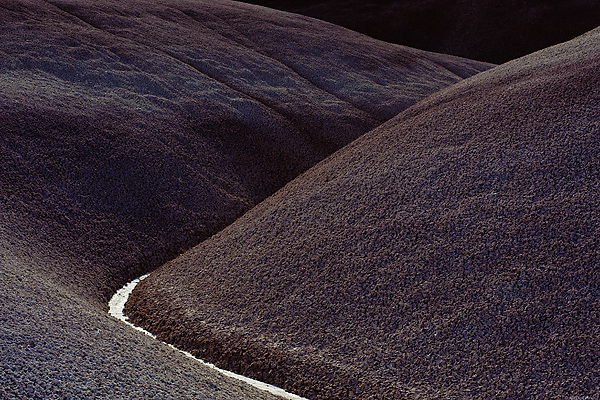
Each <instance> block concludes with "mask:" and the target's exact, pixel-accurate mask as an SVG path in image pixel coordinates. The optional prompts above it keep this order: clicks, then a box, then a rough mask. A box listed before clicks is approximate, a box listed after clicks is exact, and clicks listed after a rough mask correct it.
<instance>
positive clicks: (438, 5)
mask: <svg viewBox="0 0 600 400" xmlns="http://www.w3.org/2000/svg"><path fill="white" fill-rule="evenodd" d="M247 2H248V3H254V4H262V5H264V6H267V7H273V8H277V9H280V10H285V11H291V12H295V13H299V14H303V15H308V16H311V17H314V18H318V19H322V20H325V21H329V22H333V23H334V24H337V25H341V26H345V27H347V28H350V29H352V30H354V31H358V32H362V33H364V34H367V35H369V36H372V37H374V38H377V39H380V40H385V41H388V42H392V43H400V44H403V45H407V46H412V47H416V48H419V49H427V50H430V51H438V52H441V53H448V54H455V55H459V56H462V57H468V58H472V59H475V60H487V61H490V62H495V63H502V62H506V61H509V60H512V59H515V58H517V57H521V56H524V55H526V54H529V53H532V52H534V51H536V50H539V49H542V48H544V47H548V46H551V45H554V44H557V43H560V42H564V41H566V40H569V39H572V38H573V37H575V36H577V35H580V34H582V33H584V32H587V31H589V30H590V29H593V28H595V27H597V26H598V25H600V5H599V4H598V2H597V1H594V0H578V1H572V0H552V1H548V0H528V1H516V0H511V1H506V0H502V1H497V0H496V1H491V0H470V1H450V0H433V1H431V0H429V1H426V0H370V1H362V0H248V1H247Z"/></svg>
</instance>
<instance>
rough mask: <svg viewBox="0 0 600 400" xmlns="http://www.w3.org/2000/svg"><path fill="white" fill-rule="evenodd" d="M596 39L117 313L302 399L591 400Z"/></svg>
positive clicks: (437, 105) (341, 172)
mask: <svg viewBox="0 0 600 400" xmlns="http://www.w3.org/2000/svg"><path fill="white" fill-rule="evenodd" d="M599 43H600V28H599V29H596V30H594V31H592V32H590V33H588V34H585V35H583V36H581V37H578V38H576V39H574V40H571V41H569V42H567V43H564V44H561V45H558V46H555V47H550V48H547V49H545V50H543V51H540V52H537V53H534V54H531V55H529V56H526V57H524V58H521V59H518V60H515V61H513V62H510V63H507V64H504V65H501V66H499V67H496V68H494V69H492V70H489V71H486V72H483V73H481V74H479V75H477V76H475V77H473V78H471V79H468V80H465V81H463V82H461V83H458V84H456V85H454V86H452V87H450V88H448V89H445V90H442V91H440V92H438V93H436V94H434V95H432V96H430V97H428V98H427V99H425V100H424V101H422V102H420V103H418V104H417V105H415V106H413V107H411V108H409V109H408V110H406V111H405V112H403V113H401V114H400V115H398V116H397V117H395V118H393V119H392V120H390V121H389V122H387V123H385V124H383V125H381V126H380V127H378V128H377V129H375V130H373V131H371V132H369V133H368V134H366V135H364V136H363V137H361V138H360V139H358V140H357V141H355V142H353V143H352V144H350V145H349V146H346V147H345V148H343V149H342V150H340V151H338V152H336V153H335V154H334V155H332V156H331V157H329V158H328V159H327V160H325V161H323V162H322V163H320V164H318V165H317V166H315V167H314V168H312V169H311V170H309V171H308V172H306V173H304V174H303V175H301V176H300V177H299V178H297V179H295V180H294V181H292V182H291V183H290V184H288V185H286V186H285V187H284V188H283V189H282V190H280V191H279V192H278V193H276V194H275V195H273V196H272V197H270V198H268V199H267V200H265V201H264V202H262V203H261V204H260V205H258V206H257V207H255V208H254V209H252V210H251V211H250V212H248V213H247V214H245V215H244V216H243V217H242V218H240V219H239V220H238V221H236V222H235V223H234V224H232V225H230V226H229V227H227V228H226V229H225V230H223V231H221V232H220V233H219V234H217V235H215V236H213V237H212V238H210V239H208V240H207V241H205V242H204V243H202V244H200V245H199V246H197V247H195V248H194V249H192V250H190V251H189V252H187V253H186V254H184V255H182V256H180V257H179V258H177V259H176V260H174V261H172V262H169V263H167V264H165V265H164V266H163V267H161V268H160V269H159V270H158V271H156V272H155V273H153V274H152V275H151V276H150V277H149V278H148V279H147V280H145V281H144V282H143V283H142V284H141V285H140V286H138V288H136V290H135V291H134V293H133V296H134V297H133V299H132V300H130V302H129V303H128V307H129V313H130V314H132V315H133V316H134V320H135V321H136V322H137V323H139V324H141V325H142V326H144V327H146V328H147V329H149V330H150V331H152V332H155V333H157V334H158V335H159V337H163V338H165V339H167V340H170V341H173V342H174V343H177V344H178V345H179V346H182V347H184V348H186V349H188V350H189V351H191V352H193V353H197V354H200V355H202V356H204V357H206V358H208V359H211V360H213V361H214V362H216V363H218V364H220V365H225V366H228V367H229V368H235V369H237V370H239V371H243V372H245V373H248V374H254V375H255V376H258V377H261V378H262V379H265V380H270V381H273V382H275V383H276V384H278V385H283V386H284V387H286V388H288V389H289V390H293V391H295V392H297V393H299V394H302V395H304V396H306V397H308V398H310V399H351V398H352V399H396V398H398V399H399V398H419V399H442V398H444V399H445V398H452V399H454V398H469V399H491V398H494V399H521V398H522V399H525V398H527V399H542V398H543V399H565V398H590V399H591V398H596V397H597V396H598V393H600V372H599V371H600V364H599V363H600V335H599V334H598V333H599V332H600V331H599V330H600V287H599V284H600V268H599V265H600V259H599V252H598V249H599V248H600V216H599V213H598V210H599V209H600V157H599V156H598V155H599V154H600V135H599V134H600V112H599V109H598V105H599V104H600V74H598V71H599V70H600V45H599Z"/></svg>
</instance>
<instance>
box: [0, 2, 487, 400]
mask: <svg viewBox="0 0 600 400" xmlns="http://www.w3.org/2000/svg"><path fill="white" fill-rule="evenodd" d="M489 67H491V65H489V64H483V63H478V62H473V61H470V60H465V59H460V58H456V57H449V56H444V55H439V54H433V53H427V52H422V51H418V50H414V49H409V48H406V47H401V46H396V45H391V44H387V43H383V42H379V41H376V40H373V39H370V38H367V37H365V36H363V35H359V34H356V33H354V32H351V31H348V30H347V29H343V28H339V27H336V26H334V25H331V24H327V23H323V22H319V21H316V20H312V19H309V18H305V17H299V16H294V15H291V14H286V13H282V12H278V11H274V10H268V9H265V8H262V7H257V6H249V5H243V4H241V3H234V2H228V1H202V0H199V1H192V0H189V1H188V0H157V1H144V0H127V1H116V0H115V1H111V0H98V1H93V2H89V1H83V0H49V1H44V0H0V365H1V369H0V398H8V399H30V398H48V399H51V398H60V399H67V398H77V399H82V398H109V399H113V398H122V399H134V398H140V399H149V398H156V399H165V398H173V399H185V398H190V399H191V398H193V399H198V398H200V399H202V398H206V399H240V398H248V399H271V398H273V397H272V396H268V395H266V394H264V393H261V392H258V391H256V390H255V389H252V388H249V387H246V386H244V385H243V384H240V383H239V382H234V381H231V380H229V379H223V378H222V377H220V376H219V375H215V373H214V372H211V371H209V370H206V369H204V368H203V367H201V366H198V365H195V364H194V363H193V362H192V361H191V360H188V359H186V358H185V356H181V355H179V354H176V353H174V352H173V351H172V350H171V349H169V348H168V347H166V346H163V345H161V344H158V343H156V342H153V341H151V340H150V339H149V338H146V337H145V336H144V335H142V334H140V333H138V332H135V331H132V330H130V329H129V328H128V327H127V326H125V325H123V324H121V323H119V322H118V321H115V320H113V319H111V318H109V317H108V316H107V315H106V311H107V309H108V308H107V302H108V299H109V298H110V296H111V295H112V293H113V292H114V291H115V290H116V289H117V288H119V287H121V286H122V285H123V284H124V283H125V282H127V281H129V280H130V279H132V278H133V277H136V276H139V275H141V274H142V273H144V272H148V271H150V270H152V269H153V268H156V267H157V266H159V265H161V264H162V263H163V262H165V261H166V260H168V259H170V258H172V257H174V256H176V255H177V254H179V253H181V252H183V251H184V250H185V249H187V248H189V247H191V246H193V245H195V244H197V243H198V242H200V241H202V240H203V239H205V238H207V237H209V236H211V235H212V234H214V233H216V232H217V231H219V230H220V229H222V228H223V227H225V226H226V225H227V224H229V223H231V222H232V221H234V220H235V219H236V218H238V217H239V216H240V215H242V214H243V213H244V212H245V211H247V210H248V209H250V208H251V207H252V206H254V205H255V204H257V203H258V202H260V201H261V200H262V199H264V198H265V197H267V196H268V195H270V194H272V193H273V192H275V191H276V190H277V189H279V188H280V187H282V186H283V185H284V184H285V183H287V182H288V181H289V180H291V179H292V178H294V177H296V176H297V175H298V174H300V173H301V172H303V171H305V170H306V169H308V168H309V167H311V166H312V165H314V164H315V163H317V162H318V161H320V160H322V159H323V158H324V157H326V156H327V155H329V154H331V152H333V151H335V150H337V149H339V148H340V147H342V146H344V145H345V144H347V143H349V142H350V141H352V140H353V139H355V138H357V137H358V136H360V135H361V134H363V133H364V132H367V131H368V130H370V129H372V128H373V127H375V126H377V125H379V124H380V123H381V122H382V121H385V120H386V119H388V118H390V117H392V116H394V115H395V114H396V113H398V112H400V111H402V110H404V109H405V108H407V107H408V106H410V105H412V104H414V103H415V102H417V101H419V100H420V99H422V98H424V97H426V96H428V95H430V94H431V93H433V92H435V91H437V90H439V89H442V88H444V87H447V86H448V85H450V84H453V83H456V82H458V81H460V80H461V79H462V78H463V77H466V76H470V75H472V74H475V73H477V72H479V71H481V70H485V69H488V68H489Z"/></svg>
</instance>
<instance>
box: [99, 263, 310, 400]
mask: <svg viewBox="0 0 600 400" xmlns="http://www.w3.org/2000/svg"><path fill="white" fill-rule="evenodd" d="M147 276H148V275H144V276H141V277H139V278H136V279H134V280H133V281H131V282H129V283H128V284H126V285H125V286H123V287H122V288H121V289H119V290H118V291H117V292H116V293H115V294H114V295H113V297H112V298H111V299H110V301H109V302H108V307H109V310H108V314H109V315H110V316H112V317H114V318H116V319H118V320H120V321H123V322H125V323H126V324H127V325H129V326H131V327H132V328H133V329H136V330H138V331H140V332H143V333H145V334H146V335H148V336H152V337H153V338H154V339H156V336H155V335H153V334H152V333H150V332H148V331H147V330H145V329H143V328H140V327H139V326H135V325H133V324H132V323H131V322H129V321H128V318H127V316H126V315H125V314H124V313H123V309H124V308H125V303H127V299H128V298H129V295H130V294H131V292H132V291H133V289H134V288H135V287H136V285H137V284H138V283H139V282H140V281H142V280H143V279H145V278H146V277H147ZM157 340H158V339H157ZM163 343H164V342H163ZM165 344H166V345H167V346H169V347H171V348H172V349H175V350H177V351H179V352H181V353H183V354H184V355H186V356H187V357H190V358H193V359H194V360H196V361H198V362H199V363H202V364H203V365H205V366H207V367H209V368H212V369H214V370H215V371H217V372H219V373H221V374H223V375H225V376H228V377H230V378H235V379H238V380H240V381H242V382H244V383H247V384H248V385H251V386H254V387H255V388H258V389H261V390H264V391H266V392H269V393H271V394H274V395H276V396H280V397H283V398H284V399H290V400H308V399H305V398H304V397H300V396H297V395H295V394H292V393H288V392H286V391H285V390H283V389H281V388H278V387H277V386H273V385H269V384H268V383H264V382H260V381H257V380H254V379H251V378H247V377H245V376H242V375H238V374H235V373H233V372H230V371H226V370H224V369H221V368H218V367H216V366H214V365H213V364H210V363H207V362H205V361H203V360H200V359H199V358H196V357H194V356H193V355H192V354H190V353H188V352H187V351H183V350H179V349H178V348H177V347H175V346H173V345H172V344H169V343H165Z"/></svg>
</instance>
